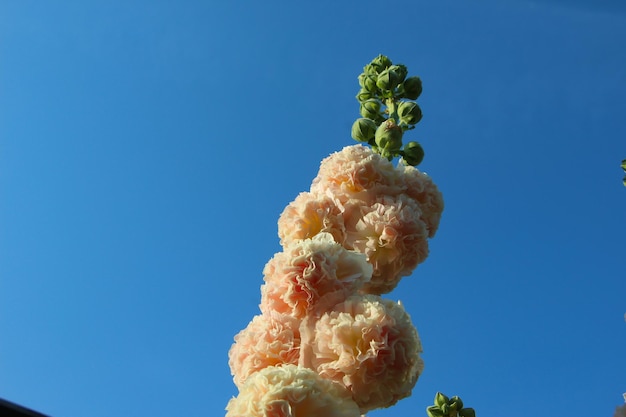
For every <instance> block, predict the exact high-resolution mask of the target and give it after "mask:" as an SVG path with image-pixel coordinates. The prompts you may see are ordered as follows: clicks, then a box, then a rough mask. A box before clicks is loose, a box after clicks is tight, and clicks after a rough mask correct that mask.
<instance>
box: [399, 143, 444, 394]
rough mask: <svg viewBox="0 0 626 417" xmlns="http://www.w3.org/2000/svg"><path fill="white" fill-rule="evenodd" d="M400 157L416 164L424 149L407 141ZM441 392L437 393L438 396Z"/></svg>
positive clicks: (406, 162) (421, 158)
mask: <svg viewBox="0 0 626 417" xmlns="http://www.w3.org/2000/svg"><path fill="white" fill-rule="evenodd" d="M402 159H403V160H404V163H405V164H407V165H411V166H413V167H414V166H418V165H419V164H420V163H421V162H422V161H423V160H424V149H423V148H422V145H420V144H419V143H417V142H409V143H407V144H406V145H404V150H403V151H402ZM439 394H441V393H437V395H438V396H439ZM438 396H436V397H435V404H439V403H438V401H444V400H445V401H446V402H447V401H449V400H448V397H446V396H445V395H443V394H441V397H438Z"/></svg>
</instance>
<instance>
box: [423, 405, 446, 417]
mask: <svg viewBox="0 0 626 417" xmlns="http://www.w3.org/2000/svg"><path fill="white" fill-rule="evenodd" d="M426 414H428V417H443V411H441V410H440V409H439V408H438V407H436V406H434V405H431V406H430V407H428V408H427V409H426Z"/></svg>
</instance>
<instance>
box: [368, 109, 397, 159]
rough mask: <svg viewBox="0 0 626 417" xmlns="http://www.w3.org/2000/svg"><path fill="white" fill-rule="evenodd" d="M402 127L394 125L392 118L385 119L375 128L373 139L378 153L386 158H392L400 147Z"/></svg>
mask: <svg viewBox="0 0 626 417" xmlns="http://www.w3.org/2000/svg"><path fill="white" fill-rule="evenodd" d="M402 133H403V132H402V128H401V127H400V126H398V125H396V122H394V121H393V119H388V120H385V121H384V122H383V123H381V124H380V126H378V129H376V134H375V135H374V139H375V140H376V146H378V148H380V149H379V151H380V154H381V155H382V156H384V157H387V158H393V157H394V156H395V155H397V154H398V153H399V151H400V148H401V147H402Z"/></svg>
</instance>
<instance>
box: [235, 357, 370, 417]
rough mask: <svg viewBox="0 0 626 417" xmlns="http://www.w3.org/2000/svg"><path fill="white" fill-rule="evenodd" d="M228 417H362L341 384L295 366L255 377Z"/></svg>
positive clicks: (242, 390) (243, 389) (264, 372)
mask: <svg viewBox="0 0 626 417" xmlns="http://www.w3.org/2000/svg"><path fill="white" fill-rule="evenodd" d="M226 410H227V413H226V417H359V416H360V415H361V413H360V412H359V407H358V406H357V405H356V404H355V403H354V401H353V400H352V398H351V396H350V392H349V391H347V390H346V389H345V388H344V387H343V386H341V385H340V384H336V383H334V382H332V381H329V380H326V379H323V378H321V377H320V376H319V375H318V374H316V373H315V372H313V371H312V370H310V369H306V368H299V367H297V366H295V365H283V366H273V367H269V368H265V369H263V370H261V371H259V372H257V373H255V374H253V375H252V376H251V377H250V378H248V380H247V381H246V383H245V384H244V385H243V386H242V387H241V390H240V391H239V395H238V396H237V397H235V398H232V399H231V400H230V401H229V402H228V405H227V406H226Z"/></svg>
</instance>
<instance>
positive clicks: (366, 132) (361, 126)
mask: <svg viewBox="0 0 626 417" xmlns="http://www.w3.org/2000/svg"><path fill="white" fill-rule="evenodd" d="M375 134H376V123H375V122H374V121H373V120H371V119H365V118H363V119H356V121H355V122H354V123H353V124H352V138H353V139H354V140H356V141H359V142H369V141H370V139H374V135H375Z"/></svg>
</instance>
